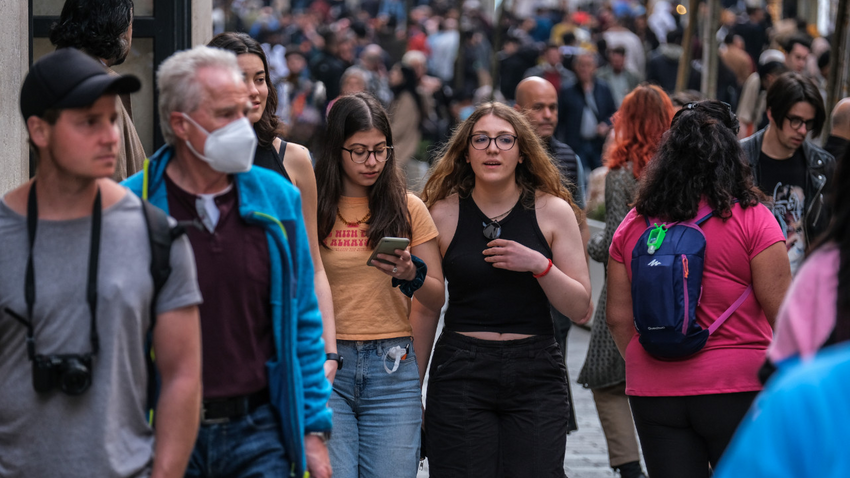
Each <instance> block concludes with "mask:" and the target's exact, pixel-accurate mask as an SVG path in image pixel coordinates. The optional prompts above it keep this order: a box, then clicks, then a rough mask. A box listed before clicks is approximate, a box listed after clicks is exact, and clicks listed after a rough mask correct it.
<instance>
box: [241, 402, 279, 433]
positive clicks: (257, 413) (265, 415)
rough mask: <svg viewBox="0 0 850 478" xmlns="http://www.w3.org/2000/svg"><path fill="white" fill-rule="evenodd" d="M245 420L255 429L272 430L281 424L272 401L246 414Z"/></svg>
mask: <svg viewBox="0 0 850 478" xmlns="http://www.w3.org/2000/svg"><path fill="white" fill-rule="evenodd" d="M245 421H246V422H247V423H248V425H249V426H250V427H251V428H253V429H255V430H272V429H275V428H278V427H279V426H280V419H279V418H278V417H277V412H275V410H274V407H272V405H271V404H270V403H267V404H265V405H260V406H259V407H257V409H256V410H254V411H253V412H251V413H249V414H248V415H246V416H245Z"/></svg>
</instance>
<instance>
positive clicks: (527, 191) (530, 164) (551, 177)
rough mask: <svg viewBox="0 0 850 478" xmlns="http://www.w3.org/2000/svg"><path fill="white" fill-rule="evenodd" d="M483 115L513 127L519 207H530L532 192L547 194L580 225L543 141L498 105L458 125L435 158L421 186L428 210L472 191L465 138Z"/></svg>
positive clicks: (579, 214) (516, 115)
mask: <svg viewBox="0 0 850 478" xmlns="http://www.w3.org/2000/svg"><path fill="white" fill-rule="evenodd" d="M487 115H494V116H496V117H498V118H501V119H503V120H505V121H507V122H508V123H510V124H511V126H513V128H514V131H515V132H516V135H517V147H518V148H519V154H520V156H521V157H522V158H523V159H524V161H523V162H522V163H519V164H518V165H517V168H516V172H515V175H516V183H517V185H518V186H519V188H520V189H521V190H522V197H523V206H524V207H526V208H528V209H533V208H534V198H535V194H534V193H535V192H537V191H540V192H543V193H547V194H551V195H553V196H556V197H559V198H561V199H563V200H565V201H567V202H568V203H569V204H570V206H572V208H573V211H575V213H576V218H577V219H578V221H579V222H581V217H582V212H581V209H579V208H578V206H576V204H575V202H573V197H572V195H571V194H570V191H569V190H568V189H567V188H566V187H565V186H564V183H563V182H562V178H561V174H560V172H559V171H558V168H557V167H556V166H555V163H554V160H553V159H552V158H551V157H550V156H549V154H548V153H547V152H546V148H545V147H544V146H543V142H542V141H541V140H540V138H539V137H538V136H537V134H536V133H535V132H534V128H532V126H531V124H530V123H529V122H528V119H526V117H525V116H524V115H523V114H522V113H520V112H518V111H516V110H514V109H513V108H511V107H509V106H507V105H504V104H502V103H495V102H494V103H484V104H482V105H480V106H479V107H478V108H476V109H475V111H474V112H473V113H472V115H470V116H469V118H467V119H466V121H464V122H463V123H461V124H460V125H459V126H458V127H457V128H456V129H455V131H454V133H453V134H452V137H451V139H450V140H449V142H448V143H446V145H445V146H443V148H442V150H441V151H440V152H439V158H440V159H438V160H437V162H436V163H435V164H434V167H433V168H432V170H431V176H430V178H429V179H428V182H427V183H426V184H425V187H424V189H423V190H422V194H421V195H420V196H421V198H422V200H423V201H424V202H425V204H426V205H427V206H428V207H431V206H433V205H434V203H436V202H437V201H439V200H441V199H445V198H446V197H448V196H450V195H452V194H455V193H456V194H458V196H460V197H468V196H469V195H470V194H472V190H473V189H474V188H475V173H474V172H473V171H472V166H470V165H469V163H467V162H466V156H467V154H468V152H469V148H470V147H471V146H470V145H469V137H470V136H471V135H472V131H473V129H474V128H475V124H476V123H477V122H478V120H480V119H481V118H483V117H485V116H487Z"/></svg>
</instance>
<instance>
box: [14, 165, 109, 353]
mask: <svg viewBox="0 0 850 478" xmlns="http://www.w3.org/2000/svg"><path fill="white" fill-rule="evenodd" d="M102 215H103V211H102V206H101V200H100V188H98V189H97V195H96V196H95V197H94V206H93V207H92V221H91V244H90V247H89V271H88V281H87V285H86V301H87V302H88V304H89V313H90V314H91V330H90V339H91V348H92V351H91V355H97V353H98V351H99V350H100V339H99V337H98V335H97V266H98V259H99V258H100V230H101V218H102ZM37 227H38V201H37V199H36V195H35V181H33V182H32V186H31V187H30V192H29V197H28V199H27V235H28V237H29V243H30V250H29V257H28V258H27V272H26V279H25V285H24V298H25V299H26V302H27V317H28V319H29V320H28V321H27V323H26V326H27V355H29V358H30V360H33V359H34V358H35V355H36V349H35V330H34V327H33V319H32V314H33V308H34V307H35V268H34V266H33V249H34V247H35V233H36V229H37Z"/></svg>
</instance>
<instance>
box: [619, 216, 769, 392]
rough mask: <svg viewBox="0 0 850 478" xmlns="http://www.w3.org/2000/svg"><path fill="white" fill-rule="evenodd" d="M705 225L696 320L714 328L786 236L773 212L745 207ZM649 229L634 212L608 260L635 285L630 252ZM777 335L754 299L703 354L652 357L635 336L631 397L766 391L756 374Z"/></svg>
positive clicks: (630, 351) (630, 352) (630, 355)
mask: <svg viewBox="0 0 850 478" xmlns="http://www.w3.org/2000/svg"><path fill="white" fill-rule="evenodd" d="M701 227H702V230H703V233H705V237H706V249H705V268H704V270H703V274H702V289H703V292H702V298H701V299H700V304H699V307H697V313H696V315H697V322H698V323H699V324H700V325H701V326H702V327H703V328H708V326H709V325H711V323H712V322H714V319H716V318H717V317H719V316H720V315H721V314H723V312H725V311H726V309H728V308H729V306H730V305H732V303H733V302H735V300H737V299H738V297H740V296H741V294H742V293H743V292H744V290H745V289H746V288H747V286H749V285H750V284H752V281H753V279H752V274H751V272H750V261H751V260H752V259H753V258H754V257H755V256H757V255H758V254H759V253H760V252H762V251H763V250H765V249H766V248H768V247H769V246H771V245H773V244H775V243H777V242H782V241H784V237H783V235H782V230H781V229H780V227H779V224H778V223H777V222H776V219H774V218H773V214H771V212H770V211H769V210H768V209H767V208H766V207H764V206H762V205H758V206H754V207H748V208H747V209H741V207H740V206H739V205H738V204H735V205H734V206H733V207H732V216H731V217H730V218H729V219H727V220H726V221H723V220H722V219H720V218H717V217H713V218H711V219H709V220H707V221H706V222H704V223H702V226H701ZM645 230H646V221H645V219H644V217H643V216H640V215H638V214H637V213H636V212H635V210H634V209H632V210H631V211H629V214H628V215H627V216H626V218H625V219H623V222H622V223H621V224H620V227H619V228H618V229H617V232H616V233H614V239H613V241H612V243H611V248H610V250H609V253H610V257H611V259H613V260H615V261H617V262H620V263H623V264H625V265H626V270H627V272H628V276H629V280H631V277H632V250H633V249H634V247H635V244H636V243H637V241H638V239H640V236H641V234H643V233H644V231H645ZM608 293H609V294H611V293H612V291H611V290H609V291H608ZM771 336H772V331H771V329H770V324H768V322H767V318H766V317H765V316H764V312H763V311H762V309H761V306H760V305H759V303H758V301H757V300H756V297H755V294H750V296H749V297H747V299H746V300H745V301H744V302H743V303H742V304H741V306H740V307H739V308H738V309H737V310H736V311H735V312H734V313H733V314H732V315H731V316H730V317H729V319H727V320H726V322H725V323H724V324H723V325H722V326H721V327H720V328H718V329H717V330H716V331H715V332H714V334H712V335H711V337H709V338H708V341H707V342H706V344H705V347H704V348H703V349H702V350H700V351H699V352H697V353H696V354H695V355H693V356H691V357H689V358H687V359H683V360H675V361H673V360H659V359H656V358H654V357H652V356H651V355H649V354H648V353H647V352H646V350H644V348H643V346H642V345H641V344H640V343H639V342H638V334H637V332H635V334H634V336H633V337H632V340H631V341H630V342H629V345H628V347H627V348H626V394H627V395H638V396H649V397H657V396H686V395H708V394H715V393H734V392H752V391H757V390H761V383H760V382H759V380H758V377H757V372H758V369H759V367H761V365H762V364H763V363H764V360H765V351H766V350H767V347H768V345H769V344H770V340H771Z"/></svg>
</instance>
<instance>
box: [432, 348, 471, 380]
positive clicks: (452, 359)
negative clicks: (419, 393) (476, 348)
mask: <svg viewBox="0 0 850 478" xmlns="http://www.w3.org/2000/svg"><path fill="white" fill-rule="evenodd" d="M471 357H472V352H470V351H469V350H463V349H455V350H454V352H452V353H451V355H450V356H449V358H448V359H446V360H445V361H443V363H438V362H432V363H437V368H436V369H433V370H432V371H431V374H430V380H438V379H439V378H440V377H442V375H443V374H444V372H445V371H446V370H447V369H448V368H449V367H450V366H452V365H455V364H457V365H455V366H454V368H455V370H459V369H460V368H462V367H463V366H464V365H466V364H467V363H469V360H465V359H469V358H471Z"/></svg>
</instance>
